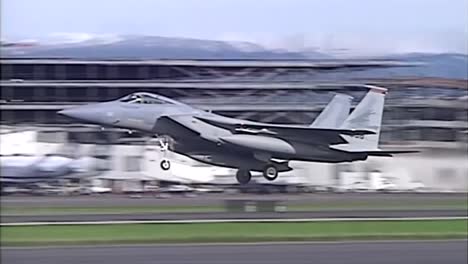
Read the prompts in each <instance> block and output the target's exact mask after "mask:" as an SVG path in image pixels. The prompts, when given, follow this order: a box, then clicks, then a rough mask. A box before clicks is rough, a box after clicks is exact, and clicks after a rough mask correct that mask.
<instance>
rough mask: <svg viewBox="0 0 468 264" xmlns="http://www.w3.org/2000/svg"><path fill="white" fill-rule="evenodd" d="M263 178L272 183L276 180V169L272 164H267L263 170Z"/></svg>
mask: <svg viewBox="0 0 468 264" xmlns="http://www.w3.org/2000/svg"><path fill="white" fill-rule="evenodd" d="M263 177H265V179H267V180H269V181H274V180H275V179H276V178H278V169H277V168H276V166H275V165H273V164H268V165H266V166H265V167H264V168H263Z"/></svg>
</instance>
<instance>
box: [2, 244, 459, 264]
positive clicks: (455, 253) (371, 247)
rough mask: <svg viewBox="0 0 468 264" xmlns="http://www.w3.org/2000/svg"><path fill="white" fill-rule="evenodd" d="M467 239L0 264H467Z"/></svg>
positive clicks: (10, 250) (100, 249)
mask: <svg viewBox="0 0 468 264" xmlns="http://www.w3.org/2000/svg"><path fill="white" fill-rule="evenodd" d="M467 242H468V241H467V240H452V241H450V240H447V241H368V242H353V241H349V242H299V243H295V242H289V243H288V242H285V243H234V244H185V245H184V244H161V245H109V246H102V245H97V246H95V245H93V246H47V247H2V249H1V263H3V264H11V263H22V264H29V263H31V264H32V263H33V264H43V263H67V264H86V263H113V264H124V263H125V264H127V263H133V264H140V263H158V264H161V263H168V264H176V263H190V264H234V263H236V264H238V263H249V264H263V263H264V264H276V263H278V264H280V263H281V264H282V263H288V264H299V263H324V264H343V263H348V264H375V263H379V264H390V263H398V264H403V263H411V264H416V263H425V264H440V263H451V264H457V263H463V264H466V263H467V246H468V244H467Z"/></svg>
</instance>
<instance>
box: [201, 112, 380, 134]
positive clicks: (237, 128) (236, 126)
mask: <svg viewBox="0 0 468 264" xmlns="http://www.w3.org/2000/svg"><path fill="white" fill-rule="evenodd" d="M196 118H197V119H199V120H201V121H203V122H206V123H209V124H211V125H214V126H218V127H222V128H225V129H229V130H231V131H232V132H233V133H237V134H243V133H245V134H270V135H292V134H296V133H297V134H306V135H308V136H313V135H314V134H327V133H330V134H342V135H350V136H362V135H373V134H375V132H374V131H370V130H362V129H332V128H314V127H308V126H302V125H282V124H266V123H256V122H252V123H250V122H249V123H230V122H229V123H228V122H223V121H222V120H217V119H212V118H206V117H196Z"/></svg>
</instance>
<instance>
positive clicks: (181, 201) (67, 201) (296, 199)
mask: <svg viewBox="0 0 468 264" xmlns="http://www.w3.org/2000/svg"><path fill="white" fill-rule="evenodd" d="M229 199H235V200H270V201H284V202H287V203H288V204H290V205H300V204H308V205H321V204H323V203H349V202H353V203H373V204H379V203H393V204H402V205H408V204H420V203H431V202H437V203H443V202H444V201H453V200H456V201H466V200H467V199H468V194H467V193H365V192H362V193H306V194H266V195H265V194H243V193H239V194H225V193H222V194H215V193H205V194H200V195H197V196H183V195H177V194H174V195H172V196H170V197H169V198H167V199H163V198H155V197H153V196H151V195H149V194H147V195H144V196H142V197H140V198H138V199H132V198H130V195H115V194H103V195H92V196H2V197H1V205H2V206H24V207H54V206H57V207H73V206H76V207H87V206H96V207H97V206H121V207H123V206H211V205H223V202H224V201H225V200H229Z"/></svg>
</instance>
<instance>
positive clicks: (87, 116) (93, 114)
mask: <svg viewBox="0 0 468 264" xmlns="http://www.w3.org/2000/svg"><path fill="white" fill-rule="evenodd" d="M101 110H102V109H101ZM57 113H58V114H60V115H64V116H68V117H71V118H74V119H79V120H83V121H91V122H101V121H102V120H101V119H102V118H101V115H102V113H101V111H100V109H98V108H97V107H94V106H79V107H72V108H67V109H64V110H61V111H59V112H57Z"/></svg>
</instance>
